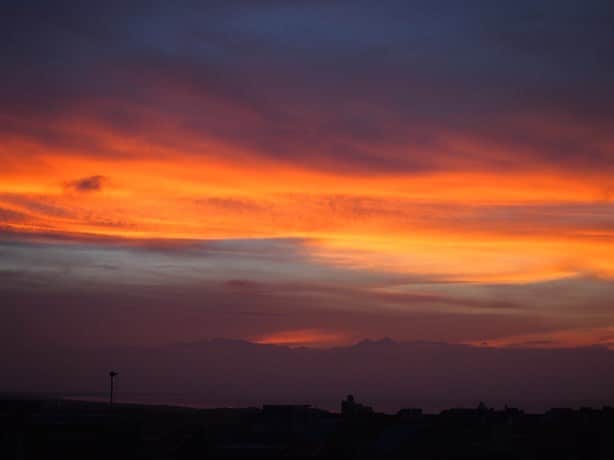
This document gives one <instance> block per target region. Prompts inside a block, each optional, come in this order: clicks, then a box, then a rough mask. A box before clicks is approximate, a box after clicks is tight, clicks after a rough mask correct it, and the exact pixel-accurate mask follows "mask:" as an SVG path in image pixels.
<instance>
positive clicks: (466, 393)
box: [0, 339, 614, 411]
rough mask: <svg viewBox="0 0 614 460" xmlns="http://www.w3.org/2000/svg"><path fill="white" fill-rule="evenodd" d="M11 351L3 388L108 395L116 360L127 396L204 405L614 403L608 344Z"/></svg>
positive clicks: (613, 356) (217, 343)
mask: <svg viewBox="0 0 614 460" xmlns="http://www.w3.org/2000/svg"><path fill="white" fill-rule="evenodd" d="M5 355H6V356H5V357H4V361H5V362H6V363H7V365H6V366H7V369H10V372H7V373H6V374H5V375H6V376H7V377H6V378H5V380H4V382H3V387H2V388H0V391H34V392H50V391H52V392H60V393H63V394H71V395H74V394H87V393H97V392H103V391H104V390H105V389H106V384H107V381H106V380H105V378H106V375H107V372H108V369H118V370H119V371H120V374H121V377H120V379H119V380H118V389H117V398H118V400H121V399H122V398H124V399H138V398H141V397H143V395H148V397H149V398H151V399H152V401H153V402H156V401H154V400H155V399H156V398H158V399H159V400H160V401H159V402H177V403H186V404H197V405H203V406H226V405H229V406H251V405H260V404H263V403H288V402H292V403H306V404H314V405H316V406H319V407H323V408H327V409H336V408H337V406H338V401H339V399H340V397H341V396H343V395H346V394H357V395H360V396H361V399H362V400H364V401H365V402H366V403H369V404H370V405H373V406H374V407H375V408H376V409H377V410H384V411H396V410H397V409H399V408H401V407H423V408H425V409H426V410H431V411H435V410H438V409H442V408H447V407H453V406H474V405H475V404H477V402H479V401H482V400H484V401H487V402H489V403H491V404H492V405H499V406H501V407H502V406H503V405H504V404H511V405H515V406H519V407H521V408H525V409H527V410H529V411H530V410H535V411H539V410H542V409H545V408H548V407H552V406H578V405H603V404H612V401H613V400H614V390H613V389H614V352H612V351H610V350H608V349H606V348H600V347H586V348H573V349H529V348H524V349H523V348H512V349H496V348H478V347H472V346H467V345H454V344H447V343H433V342H394V341H393V340H390V339H382V340H364V341H362V342H359V343H357V344H355V345H351V346H345V347H335V348H330V349H313V348H306V347H302V348H288V347H284V346H278V345H262V344H255V343H250V342H246V341H242V340H229V339H213V340H205V341H201V342H193V343H176V344H171V345H165V346H157V347H134V346H130V347H128V346H117V347H111V348H100V349H91V350H85V349H60V348H57V349H53V348H48V349H46V350H45V353H44V354H43V353H41V352H40V351H38V350H29V351H22V352H21V353H20V354H11V353H8V350H5ZM156 395H157V396H156ZM169 398H170V401H168V400H169Z"/></svg>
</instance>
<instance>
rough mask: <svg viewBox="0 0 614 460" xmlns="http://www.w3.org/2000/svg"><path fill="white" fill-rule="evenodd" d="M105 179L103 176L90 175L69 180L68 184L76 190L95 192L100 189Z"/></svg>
mask: <svg viewBox="0 0 614 460" xmlns="http://www.w3.org/2000/svg"><path fill="white" fill-rule="evenodd" d="M105 180H106V179H105V178H104V177H103V176H90V177H84V178H82V179H78V180H75V181H73V182H69V183H68V186H69V187H70V188H72V189H74V190H76V191H78V192H97V191H99V190H102V186H103V184H104V182H105Z"/></svg>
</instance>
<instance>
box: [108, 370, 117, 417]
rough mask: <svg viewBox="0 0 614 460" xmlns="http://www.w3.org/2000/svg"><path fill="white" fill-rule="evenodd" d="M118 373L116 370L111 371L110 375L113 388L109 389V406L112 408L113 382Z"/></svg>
mask: <svg viewBox="0 0 614 460" xmlns="http://www.w3.org/2000/svg"><path fill="white" fill-rule="evenodd" d="M117 375H118V374H117V372H115V371H111V372H109V377H110V378H111V388H110V390H109V406H110V407H111V409H113V384H114V380H115V377H116V376H117Z"/></svg>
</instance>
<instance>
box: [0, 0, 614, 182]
mask: <svg viewBox="0 0 614 460" xmlns="http://www.w3.org/2000/svg"><path fill="white" fill-rule="evenodd" d="M9 5H10V6H8V7H7V12H8V13H7V14H6V15H3V18H4V19H3V22H4V23H3V24H2V26H3V30H4V31H5V35H6V36H7V39H6V40H4V47H5V50H4V51H5V52H4V53H3V54H4V55H5V58H4V60H3V64H2V65H3V66H5V67H6V69H5V70H6V71H5V72H2V80H3V85H2V89H1V90H0V94H1V95H2V97H3V100H4V101H5V102H4V104H3V107H4V108H5V109H4V110H3V111H2V117H3V119H6V120H4V122H3V123H2V126H3V127H2V128H0V129H2V130H3V131H5V132H10V133H12V134H15V133H22V134H27V135H28V136H31V137H35V138H37V139H38V140H39V141H41V142H43V143H51V144H53V145H61V146H64V147H67V148H77V149H80V150H81V151H83V152H86V153H88V154H95V155H127V154H129V153H128V152H125V151H116V150H115V149H117V147H114V148H111V147H109V146H106V145H105V143H104V141H103V140H102V139H101V138H98V137H96V136H92V135H89V136H88V135H84V134H83V133H82V132H81V130H80V129H79V128H78V127H75V128H74V129H70V128H69V127H70V123H69V122H75V123H76V120H80V121H83V120H87V121H88V122H93V123H95V124H96V125H97V126H98V127H99V128H100V129H101V130H103V131H104V130H107V131H112V132H113V133H115V134H122V135H124V136H127V137H130V138H139V139H147V141H148V142H150V143H154V144H160V145H177V144H181V145H182V147H186V144H189V145H190V148H191V149H193V150H194V151H200V150H201V147H199V145H200V141H202V139H203V138H209V139H211V138H213V139H217V140H221V141H223V142H225V143H227V144H229V145H231V146H234V147H238V148H237V150H240V148H243V149H245V148H247V149H250V150H251V151H252V152H254V153H257V154H259V155H262V156H267V157H273V158H274V159H276V160H278V161H287V162H290V163H294V164H297V163H298V164H301V165H305V166H310V167H318V168H324V169H337V170H339V169H340V170H344V171H348V172H354V171H363V172H364V171H379V172H390V171H395V172H396V171H399V170H404V171H422V170H432V169H446V168H451V167H454V165H458V164H460V165H461V166H464V167H471V168H474V169H476V168H477V169H480V168H482V169H493V168H495V169H500V170H507V169H508V168H510V167H520V168H522V167H530V166H535V164H538V165H540V166H542V167H548V168H563V169H569V168H582V169H584V170H587V169H588V170H591V169H595V168H599V169H601V168H610V167H611V164H613V162H612V161H611V160H612V150H611V146H612V144H613V143H614V139H613V138H612V134H611V129H610V128H611V125H612V122H613V121H614V112H613V110H612V107H614V104H612V102H613V101H614V90H613V89H612V85H611V84H610V81H611V79H612V77H613V76H614V64H612V60H611V59H609V55H610V51H611V50H610V46H609V44H610V43H612V41H614V32H612V28H611V27H610V25H611V23H612V20H613V19H614V13H613V12H612V6H611V2H608V1H599V0H597V1H594V2H590V3H586V2H579V1H571V0H568V1H563V2H557V4H556V5H555V6H553V5H552V4H551V3H550V2H547V1H538V2H535V1H529V0H523V1H516V2H503V3H498V4H497V5H496V6H495V5H492V4H490V3H489V2H485V1H472V2H468V3H467V4H463V5H462V7H461V6H460V5H459V4H458V3H457V2H452V1H443V2H436V3H430V2H429V3H427V2H422V1H413V2H398V1H386V2H383V3H381V2H380V3H378V5H377V6H374V5H373V4H371V3H369V2H347V1H333V2H293V3H292V5H288V4H287V3H286V2H276V1H270V2H258V4H254V3H250V2H243V1H236V2H224V3H219V2H207V3H199V4H196V3H193V2H183V3H182V4H181V5H171V4H168V3H165V2H152V3H151V4H149V3H148V4H147V5H144V4H143V3H142V2H139V1H131V2H110V4H107V2H105V7H104V8H100V7H89V6H88V8H85V7H83V6H82V4H80V3H79V2H72V1H65V2H61V3H59V4H56V3H53V4H51V3H45V2H34V3H33V4H31V5H30V6H29V7H25V6H23V5H22V4H20V3H15V2H10V3H9ZM34 32H35V33H34ZM11 69H19V72H14V71H10V70H11ZM103 75H104V77H102V76H103ZM24 120H27V122H24ZM51 120H53V121H54V123H53V124H50V121H51ZM56 122H57V123H56ZM60 122H62V123H60ZM67 126H68V127H67ZM169 126H172V127H173V128H174V129H173V130H171V131H170V132H169V131H168V129H166V128H168V127H169ZM459 136H460V137H463V138H464V139H466V140H467V139H468V140H470V141H471V142H473V143H474V144H475V143H478V144H481V147H482V148H481V150H482V151H481V152H478V151H476V150H475V149H473V148H471V147H466V146H465V147H462V146H460V145H458V144H455V143H454V142H451V141H450V139H451V138H458V137H459ZM502 148H507V149H509V150H510V151H513V152H523V153H522V155H507V156H505V157H504V158H502V157H501V156H497V155H495V154H493V153H491V152H484V150H492V151H497V150H501V149H502ZM460 160H462V161H460Z"/></svg>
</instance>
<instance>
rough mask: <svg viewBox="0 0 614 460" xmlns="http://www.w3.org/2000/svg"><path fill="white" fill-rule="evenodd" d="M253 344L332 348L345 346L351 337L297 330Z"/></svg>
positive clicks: (333, 332) (273, 335) (275, 334)
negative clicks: (333, 346)
mask: <svg viewBox="0 0 614 460" xmlns="http://www.w3.org/2000/svg"><path fill="white" fill-rule="evenodd" d="M253 341H254V342H255V343H260V344H267V345H286V346H289V347H300V346H315V347H318V346H332V345H342V344H347V343H349V342H350V341H351V336H350V335H349V334H347V333H344V332H336V331H325V330H321V329H299V330H292V331H280V332H274V333H272V334H266V335H263V336H260V337H257V338H255V339H253Z"/></svg>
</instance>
